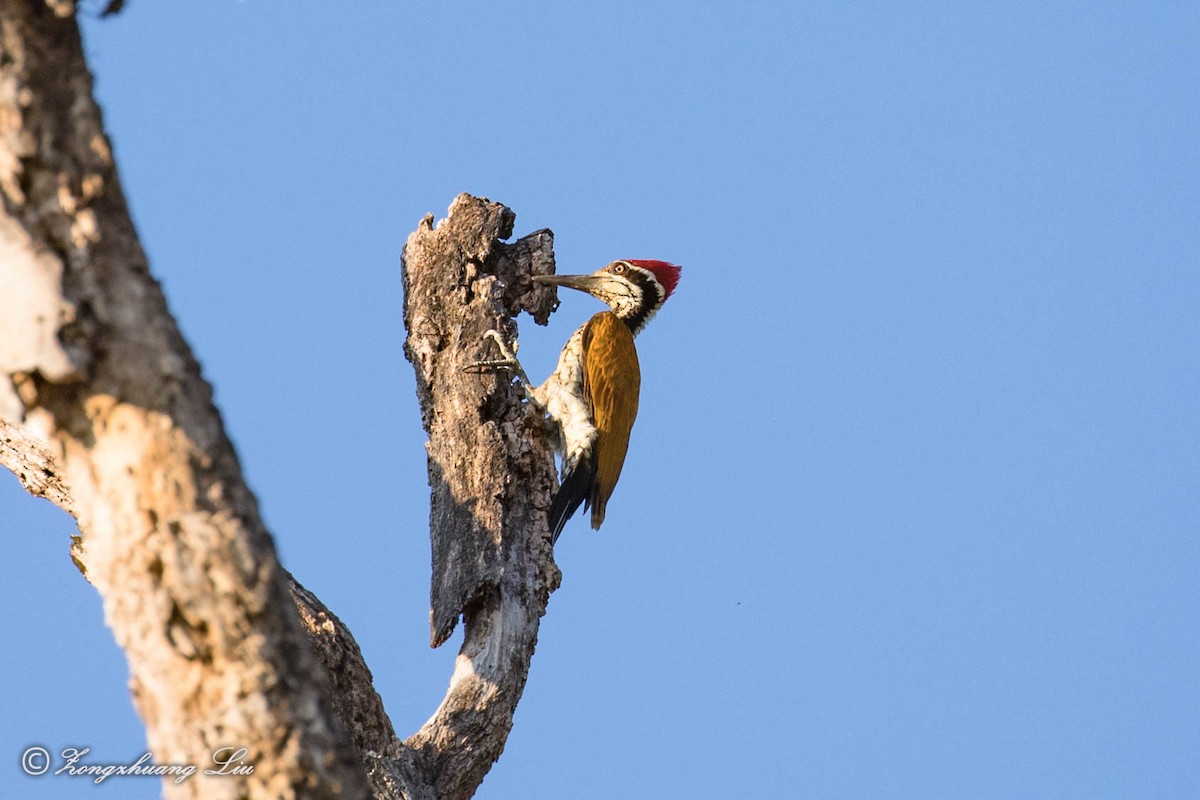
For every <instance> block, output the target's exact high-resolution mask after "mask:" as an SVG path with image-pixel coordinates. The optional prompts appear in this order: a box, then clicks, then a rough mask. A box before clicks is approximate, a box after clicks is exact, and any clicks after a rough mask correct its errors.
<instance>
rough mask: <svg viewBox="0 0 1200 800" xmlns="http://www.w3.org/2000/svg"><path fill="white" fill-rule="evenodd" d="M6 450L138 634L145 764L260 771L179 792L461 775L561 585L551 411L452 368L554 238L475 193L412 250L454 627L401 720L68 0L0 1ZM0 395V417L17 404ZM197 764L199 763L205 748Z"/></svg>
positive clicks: (449, 783) (371, 786) (517, 691)
mask: <svg viewBox="0 0 1200 800" xmlns="http://www.w3.org/2000/svg"><path fill="white" fill-rule="evenodd" d="M0 199H2V201H3V213H2V214H0V465H3V466H5V467H8V468H9V469H11V470H12V471H13V472H14V473H15V474H16V475H17V476H18V478H19V479H20V480H21V481H22V483H23V484H24V485H25V487H26V488H27V489H28V490H29V491H30V492H31V493H33V494H37V495H39V496H43V497H46V498H47V499H49V500H50V501H51V502H53V503H55V504H56V505H58V506H60V507H62V508H63V509H64V510H66V511H68V512H69V513H71V514H72V515H73V516H74V517H75V518H76V519H77V521H78V524H79V530H80V537H79V538H78V540H77V541H76V542H75V543H74V544H73V545H72V547H71V553H72V555H73V557H75V558H76V561H77V564H79V565H80V568H81V569H83V570H85V574H86V576H87V579H88V580H89V581H90V582H91V583H92V584H93V585H94V586H95V587H96V589H97V590H98V592H99V593H100V595H101V597H102V599H103V602H104V608H105V616H106V620H107V622H108V624H109V625H110V627H111V628H112V629H113V632H114V635H115V637H116V639H117V641H118V643H119V644H120V645H121V647H122V648H123V649H124V650H125V653H126V656H127V659H128V662H129V668H130V672H131V687H132V692H133V696H134V701H135V704H136V706H137V708H138V711H139V713H140V714H141V716H142V719H143V721H144V722H145V724H146V728H147V735H148V739H149V743H150V747H151V749H152V751H153V753H154V761H155V763H160V764H165V763H198V762H200V763H202V762H203V761H204V759H205V758H207V757H209V755H210V754H211V753H212V752H213V751H214V750H215V749H217V748H218V747H222V746H225V745H228V744H229V743H230V742H236V743H237V744H238V745H239V746H245V747H247V748H248V750H249V754H248V755H247V757H246V759H245V763H247V764H253V766H254V772H253V774H252V775H251V776H245V777H240V778H229V777H213V778H204V777H202V776H200V775H196V776H194V777H193V778H191V779H189V780H187V781H184V782H182V783H180V784H175V783H174V782H171V781H168V782H165V783H164V790H165V792H166V793H167V795H168V796H170V797H192V796H195V797H205V798H209V797H213V798H222V797H239V798H240V797H245V798H251V797H255V798H257V797H271V798H276V797H279V798H283V797H311V798H317V797H364V796H367V795H368V793H369V794H372V795H374V797H376V798H381V799H382V798H401V797H404V798H412V799H414V800H416V799H418V798H419V799H421V800H424V799H425V798H435V797H436V798H465V797H469V796H470V795H471V794H472V793H473V792H474V790H475V789H476V788H477V786H478V785H479V782H480V781H482V779H483V776H484V775H485V774H486V772H487V770H488V769H489V767H490V765H491V764H492V763H493V762H494V761H495V759H496V758H497V757H498V756H499V754H500V752H501V751H502V749H503V746H504V742H505V740H506V737H507V734H508V731H509V730H510V728H511V725H512V715H513V712H514V710H515V707H516V704H517V701H518V700H519V699H520V696H521V692H522V690H523V688H524V684H525V679H526V676H527V674H528V669H529V663H530V658H531V656H532V653H533V648H534V645H535V643H536V637H537V629H538V622H539V620H540V617H541V615H542V614H543V613H544V612H545V608H546V602H547V599H548V596H549V593H550V592H551V591H553V589H554V588H555V587H556V586H557V585H558V580H559V573H558V570H557V568H556V567H555V566H554V564H553V560H552V555H551V552H550V548H549V544H548V541H547V537H546V521H545V513H546V509H547V507H548V505H549V501H550V495H551V491H552V488H553V485H554V466H553V458H552V455H551V453H550V451H549V449H548V447H547V445H546V443H545V437H544V436H542V435H541V434H542V433H543V431H542V430H541V425H542V423H541V421H540V420H538V419H537V418H536V416H535V415H528V414H526V413H525V411H524V409H523V407H522V405H521V403H520V399H519V397H518V396H517V394H516V393H515V392H514V391H513V389H512V388H511V386H510V384H509V381H508V380H507V379H505V378H503V377H500V376H491V375H487V376H479V375H469V374H467V373H463V372H462V371H461V367H462V366H464V365H465V364H466V363H469V362H471V361H474V360H478V359H480V358H484V357H486V356H487V355H489V353H488V352H487V351H486V349H485V347H486V346H485V344H484V340H483V338H482V334H483V332H484V331H485V330H487V329H488V328H490V327H494V328H497V329H499V330H501V331H503V332H505V333H506V335H508V336H510V338H515V336H514V334H515V328H514V326H513V324H512V321H511V318H510V317H511V315H515V314H516V313H517V312H518V311H519V310H520V309H522V308H524V309H526V310H529V311H531V313H533V314H534V316H535V318H536V319H537V320H538V321H539V322H544V321H545V318H546V316H547V315H548V314H549V311H550V309H551V304H552V302H553V298H552V296H551V294H550V293H549V290H547V289H542V288H538V289H537V290H534V289H533V288H532V286H531V283H530V281H529V276H530V275H531V274H533V273H535V272H536V273H543V274H544V273H548V272H550V271H552V269H553V253H552V249H551V248H552V237H551V236H550V235H549V232H542V233H538V234H534V235H532V236H530V237H526V238H525V239H522V240H520V241H518V242H515V243H514V244H512V245H504V244H501V243H500V242H499V239H502V238H506V237H508V236H509V235H510V234H511V228H512V223H513V215H512V212H510V211H509V210H508V209H505V208H504V207H503V206H500V205H498V204H495V203H489V202H488V201H483V200H477V199H474V198H469V197H466V196H463V197H460V198H458V199H457V200H456V201H455V204H454V206H453V207H452V208H451V214H450V217H449V218H448V219H447V220H445V221H444V222H443V223H442V224H441V225H439V226H438V227H437V228H434V227H433V226H432V225H431V222H430V220H428V219H427V220H426V221H425V222H424V223H422V225H421V226H420V228H419V229H418V230H417V232H416V233H414V234H413V236H412V237H411V238H410V240H409V244H408V247H407V248H406V252H405V284H406V289H407V290H408V297H407V299H406V306H405V318H406V322H407V323H408V325H409V340H408V342H407V344H406V352H407V353H408V354H409V357H410V358H411V359H412V360H413V363H414V367H415V368H416V371H417V376H418V397H419V400H420V402H421V409H422V418H423V420H424V421H425V425H426V429H427V430H428V431H429V434H430V443H429V465H430V483H431V487H432V490H433V508H432V511H431V537H432V541H433V552H434V570H435V572H434V580H433V590H432V603H431V605H432V610H431V623H432V624H433V628H434V636H433V638H434V641H435V643H440V642H442V641H444V640H445V638H446V637H448V636H449V634H450V632H451V631H452V629H453V627H454V624H455V621H456V620H457V618H458V616H459V615H460V614H462V615H463V617H464V619H465V635H464V642H463V645H462V650H461V652H460V654H459V657H458V660H457V663H456V669H455V673H454V676H453V677H452V680H451V685H450V688H449V690H448V692H447V695H446V697H445V699H444V700H443V701H442V704H441V706H440V707H439V708H438V709H437V711H436V712H435V713H434V715H433V717H432V718H431V719H430V720H429V722H427V723H426V724H425V726H424V727H422V728H421V730H420V731H418V732H417V733H416V734H414V735H413V736H412V737H410V738H409V739H408V740H406V741H403V742H402V741H400V740H399V739H398V738H397V737H396V735H395V732H394V730H393V728H392V725H391V722H390V721H389V720H388V718H387V715H386V713H385V712H384V709H383V704H382V701H381V699H380V698H379V696H378V694H377V693H376V692H375V690H374V688H373V686H372V683H371V674H370V670H369V669H368V668H367V666H366V664H365V663H364V662H363V659H362V654H361V652H360V651H359V648H358V646H357V644H356V643H355V642H354V638H353V636H352V635H351V634H350V632H349V630H348V629H347V628H346V627H345V626H344V625H343V624H342V622H341V621H340V620H339V619H338V618H337V617H336V616H335V615H334V614H333V613H332V612H331V611H330V610H329V609H327V608H325V607H324V606H323V605H322V604H321V603H320V601H319V600H318V599H317V598H316V597H314V596H313V595H312V594H311V593H310V592H308V591H306V590H305V589H304V588H303V587H301V586H300V585H299V584H298V583H296V582H295V581H294V579H292V577H291V576H290V575H289V574H288V573H287V572H286V571H285V570H284V569H283V568H282V567H281V566H280V565H279V563H278V559H277V557H276V553H275V550H274V546H273V542H272V540H271V538H270V535H269V533H268V532H267V530H266V528H265V526H264V525H263V522H262V520H261V518H260V517H259V513H258V507H257V503H256V500H255V498H254V496H253V495H252V494H251V492H250V490H249V489H248V487H247V486H246V483H245V480H244V478H243V476H242V474H241V468H240V465H239V463H238V460H237V456H236V454H235V453H234V450H233V447H232V445H231V443H230V441H229V439H228V437H227V436H226V433H225V430H224V427H223V424H222V422H221V419H220V416H219V414H218V412H217V410H216V409H215V407H214V406H213V404H212V399H211V398H212V394H211V389H210V387H209V386H208V384H207V383H206V382H205V380H204V378H203V377H202V375H201V373H200V367H199V365H198V364H197V362H196V360H195V359H194V357H193V356H192V354H191V351H190V349H189V348H188V346H187V344H186V342H185V341H184V340H183V338H182V336H181V335H180V333H179V330H178V328H177V326H176V324H175V322H174V320H173V318H172V317H171V315H170V313H169V311H168V309H167V305H166V302H165V299H164V298H163V295H162V293H161V291H160V288H159V286H158V284H157V283H156V282H155V281H154V279H153V278H152V277H151V275H150V273H149V269H148V265H147V263H146V258H145V255H144V254H143V252H142V249H141V247H140V244H139V243H138V240H137V236H136V232H135V230H134V228H133V224H132V222H131V220H130V218H129V213H128V209H127V207H126V204H125V199H124V196H123V193H122V190H121V187H120V182H119V178H118V175H117V172H116V168H115V166H114V164H113V160H112V156H111V152H110V148H109V143H108V139H107V137H106V136H105V133H104V131H103V128H102V125H101V119H100V112H99V109H98V108H97V107H96V105H95V103H94V101H93V99H92V96H91V77H90V75H89V73H88V71H87V68H86V64H85V63H84V59H83V55H82V51H81V47H80V38H79V32H78V29H77V27H76V23H75V20H74V18H73V6H72V4H71V3H70V2H67V1H66V0H62V2H52V1H50V0H0ZM5 418H7V420H6V419H5ZM201 769H203V765H202V767H201Z"/></svg>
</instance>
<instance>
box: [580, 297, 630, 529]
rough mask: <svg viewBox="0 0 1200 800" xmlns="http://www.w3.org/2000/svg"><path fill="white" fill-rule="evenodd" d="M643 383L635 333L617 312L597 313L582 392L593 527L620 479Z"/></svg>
mask: <svg viewBox="0 0 1200 800" xmlns="http://www.w3.org/2000/svg"><path fill="white" fill-rule="evenodd" d="M641 384H642V372H641V367H640V366H639V365H638V357H637V349H636V348H635V347H634V346H633V333H632V332H631V331H630V330H629V326H628V325H626V324H625V323H624V322H622V321H621V320H620V319H619V318H618V317H617V315H616V314H613V313H612V312H611V311H601V312H600V313H599V314H597V315H596V316H594V317H592V318H591V319H590V320H589V321H588V323H587V328H586V329H585V330H584V332H583V392H584V395H585V396H586V397H587V399H588V405H589V406H590V408H591V411H592V422H593V424H594V425H595V426H596V451H595V480H594V481H593V483H592V487H591V490H590V491H589V493H588V497H587V500H588V502H589V503H590V505H591V507H592V527H593V528H595V529H599V527H600V523H602V522H604V506H605V504H606V503H607V502H608V498H609V497H610V496H611V495H612V492H613V489H614V488H615V487H616V485H617V480H618V479H619V478H620V477H621V467H622V466H624V464H625V451H626V450H627V449H628V448H629V432H630V431H631V430H632V429H633V421H634V420H635V419H636V418H637V411H638V393H639V392H640V391H641Z"/></svg>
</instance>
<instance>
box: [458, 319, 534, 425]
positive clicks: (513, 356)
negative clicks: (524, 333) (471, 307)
mask: <svg viewBox="0 0 1200 800" xmlns="http://www.w3.org/2000/svg"><path fill="white" fill-rule="evenodd" d="M483 336H484V338H485V339H491V340H492V341H493V342H495V343H496V349H498V350H499V351H500V358H498V359H491V360H488V361H476V362H474V363H473V364H468V365H466V366H465V367H463V372H470V373H473V374H476V375H483V374H485V373H489V372H511V373H512V374H514V375H516V376H517V381H518V384H519V385H520V387H521V391H522V392H523V393H524V395H525V398H526V399H527V400H529V404H530V405H531V406H533V407H534V408H536V409H537V410H538V411H541V412H542V413H545V409H544V408H543V407H542V404H541V403H539V402H538V401H537V400H536V399H535V398H534V395H533V384H531V383H530V382H529V376H528V375H526V374H525V368H524V367H522V366H521V362H520V361H518V360H517V349H518V347H519V345H518V344H517V343H516V342H513V344H512V347H511V348H510V347H509V346H508V342H506V341H504V337H503V336H501V335H500V332H499V331H496V330H490V331H488V332H487V333H485V334H484V335H483Z"/></svg>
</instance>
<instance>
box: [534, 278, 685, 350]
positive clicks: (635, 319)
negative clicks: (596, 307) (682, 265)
mask: <svg viewBox="0 0 1200 800" xmlns="http://www.w3.org/2000/svg"><path fill="white" fill-rule="evenodd" d="M678 277H679V268H678V267H676V266H674V265H672V264H667V263H665V262H662V261H635V260H627V261H614V262H612V263H611V264H609V265H608V266H606V267H604V269H601V270H599V271H597V272H593V273H592V274H591V275H545V276H538V277H536V278H535V279H534V280H537V281H540V282H542V283H554V284H558V285H559V286H569V287H570V288H572V289H579V290H580V291H584V292H587V293H588V294H590V295H592V296H593V297H595V298H597V299H599V300H602V301H604V302H605V303H607V304H608V306H609V307H610V308H611V309H612V310H613V313H614V314H616V315H617V316H618V317H620V318H621V319H622V320H623V321H624V322H625V324H626V325H628V326H629V329H630V330H631V331H633V332H634V333H635V334H636V333H638V332H639V331H640V330H641V329H642V328H644V327H646V323H647V322H649V321H650V319H651V318H652V317H653V316H654V314H655V313H656V312H657V311H658V309H659V308H661V307H662V304H663V302H664V301H665V300H666V299H667V298H668V297H669V296H670V295H671V291H672V290H673V289H674V288H675V282H676V281H677V280H678Z"/></svg>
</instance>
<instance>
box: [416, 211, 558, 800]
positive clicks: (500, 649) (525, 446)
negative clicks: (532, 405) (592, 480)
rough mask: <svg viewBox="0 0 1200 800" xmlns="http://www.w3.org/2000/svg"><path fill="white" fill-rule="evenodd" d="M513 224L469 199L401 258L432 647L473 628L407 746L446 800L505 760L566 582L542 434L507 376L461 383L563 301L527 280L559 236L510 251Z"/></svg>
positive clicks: (543, 235)
mask: <svg viewBox="0 0 1200 800" xmlns="http://www.w3.org/2000/svg"><path fill="white" fill-rule="evenodd" d="M514 221H515V217H514V215H513V213H512V212H511V211H510V210H509V209H507V208H505V207H504V206H502V205H500V204H498V203H493V202H490V201H488V200H484V199H480V198H475V197H471V196H469V195H460V196H459V197H457V198H456V199H455V200H454V202H453V204H452V205H451V206H450V212H449V215H448V216H447V218H446V219H444V220H442V221H441V222H440V223H439V224H438V225H437V226H436V227H435V226H434V225H433V217H432V215H430V216H427V217H426V218H425V220H424V221H423V222H422V223H421V225H420V227H419V228H418V229H417V230H416V231H415V232H414V233H413V234H412V235H411V236H410V237H409V239H408V243H407V245H406V246H405V249H404V289H405V293H404V294H405V305H404V322H405V327H406V329H407V330H408V339H407V341H406V343H405V353H406V354H407V356H408V358H409V360H410V361H411V362H412V364H413V368H414V370H415V371H416V376H417V397H418V399H419V401H420V404H421V418H422V421H423V423H424V425H425V430H426V431H427V432H428V434H429V443H428V445H427V455H428V462H429V484H430V490H431V507H430V537H431V540H432V549H433V580H432V586H431V592H430V595H431V596H430V627H431V641H432V644H433V645H434V646H435V647H436V646H438V645H440V644H441V643H442V642H444V641H445V640H446V639H447V638H448V637H449V636H450V634H451V632H452V631H453V629H454V627H455V624H456V622H457V619H458V617H459V615H462V617H463V620H464V628H465V633H464V636H463V644H462V647H461V649H460V651H459V654H458V658H457V661H456V664H455V671H454V675H453V677H452V679H451V684H450V689H449V691H448V692H447V694H446V697H445V699H444V700H443V702H442V704H441V706H440V707H439V708H438V709H437V711H436V712H435V713H434V715H433V717H432V718H430V720H429V721H428V722H427V723H426V724H425V726H424V727H422V728H421V730H419V731H418V732H417V733H416V734H415V735H413V736H412V737H410V738H409V739H408V740H406V742H405V744H406V745H408V746H410V747H413V748H415V749H417V750H418V751H420V752H421V753H422V755H423V758H424V759H425V761H426V763H427V764H428V765H429V768H430V770H431V774H432V775H433V776H434V779H435V780H434V788H435V790H436V793H437V796H438V797H442V798H464V797H469V796H470V795H471V794H472V793H473V791H474V789H475V787H476V786H477V785H478V784H479V782H480V781H482V780H483V776H484V775H485V774H486V773H487V770H488V769H489V768H490V767H491V764H492V763H493V762H494V761H495V760H496V758H498V757H499V755H500V753H501V751H502V750H503V748H504V743H505V741H506V740H507V737H508V733H509V731H510V730H511V728H512V716H513V712H514V711H515V710H516V706H517V702H518V701H519V700H520V698H521V693H522V691H523V690H524V688H525V680H526V678H527V676H528V673H529V665H530V659H531V658H532V656H533V651H534V647H535V646H536V644H537V632H538V625H539V623H540V620H541V616H542V615H543V614H544V613H545V610H546V603H547V601H548V599H549V596H550V593H551V592H552V591H554V589H556V588H558V584H559V580H560V577H561V576H560V574H559V571H558V568H557V567H556V566H555V564H554V561H553V554H552V552H551V547H550V542H549V538H548V534H547V527H546V513H547V511H548V509H549V506H550V500H551V496H552V492H553V489H554V486H555V480H556V478H555V471H554V458H553V453H552V451H551V449H550V446H549V443H548V438H547V436H546V433H547V431H546V430H545V427H544V426H545V423H544V421H543V420H542V419H541V418H540V417H539V416H538V415H536V414H530V413H528V412H527V411H526V409H525V408H524V407H523V405H522V404H521V402H520V396H519V393H518V392H517V391H516V390H514V388H513V386H512V380H511V377H510V376H508V375H476V374H470V373H467V372H465V371H464V367H466V366H468V365H470V364H472V363H474V362H477V361H480V360H484V359H488V358H494V357H495V356H496V353H495V350H494V345H492V344H490V342H489V341H488V340H487V339H486V338H485V336H484V334H485V333H486V332H487V331H488V330H489V329H495V330H498V331H500V332H501V333H502V334H503V335H504V336H505V337H506V338H507V339H508V340H509V341H513V340H514V339H515V332H516V328H515V325H514V323H513V321H512V317H514V316H516V314H517V313H519V312H520V311H521V310H525V311H528V312H529V313H530V314H532V315H533V317H534V320H535V321H537V322H538V323H540V324H545V322H546V320H547V318H548V317H549V314H550V312H551V311H552V310H553V307H554V294H553V290H552V289H550V288H547V287H543V286H541V285H536V286H535V285H534V284H533V282H532V281H531V280H530V278H531V276H532V275H534V274H550V273H552V272H553V270H554V255H553V236H552V235H551V234H550V232H549V231H539V232H537V233H534V234H531V235H529V236H526V237H524V238H522V239H520V240H518V241H517V242H515V243H513V244H512V245H505V244H503V243H502V242H501V241H500V240H502V239H507V238H508V237H509V236H511V235H512V229H513V223H514ZM489 348H490V349H489Z"/></svg>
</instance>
